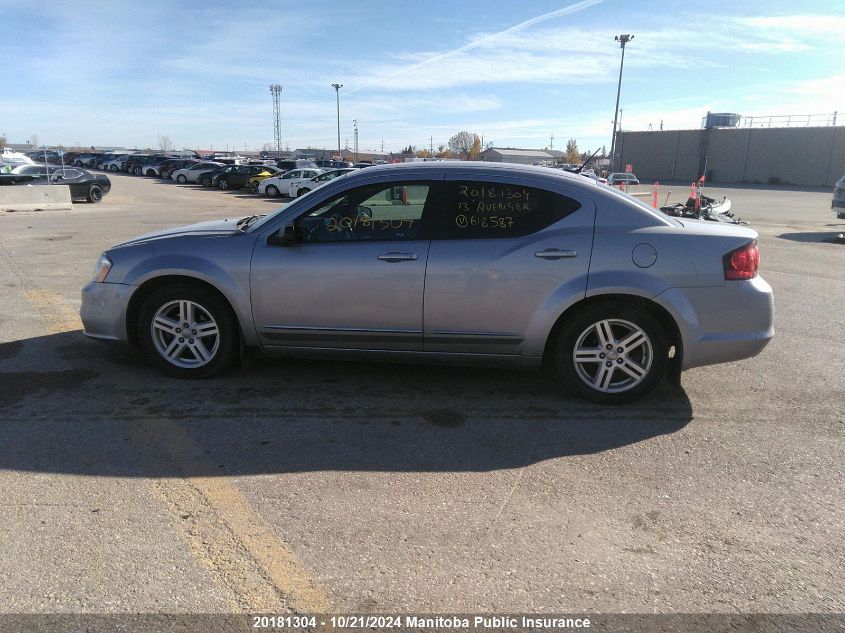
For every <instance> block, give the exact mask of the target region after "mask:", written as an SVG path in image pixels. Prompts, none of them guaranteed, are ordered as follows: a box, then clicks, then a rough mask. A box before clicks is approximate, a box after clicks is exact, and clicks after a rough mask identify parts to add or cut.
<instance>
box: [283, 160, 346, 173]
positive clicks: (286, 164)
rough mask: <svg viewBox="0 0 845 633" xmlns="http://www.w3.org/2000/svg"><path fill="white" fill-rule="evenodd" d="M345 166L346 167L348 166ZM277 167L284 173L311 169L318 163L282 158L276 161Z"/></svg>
mask: <svg viewBox="0 0 845 633" xmlns="http://www.w3.org/2000/svg"><path fill="white" fill-rule="evenodd" d="M343 166H344V167H346V165H343ZM276 167H278V168H279V169H280V170H282V171H290V170H291V169H309V168H313V167H317V163H316V162H314V161H313V160H310V159H307V158H297V159H287V158H281V159H279V160H277V161H276Z"/></svg>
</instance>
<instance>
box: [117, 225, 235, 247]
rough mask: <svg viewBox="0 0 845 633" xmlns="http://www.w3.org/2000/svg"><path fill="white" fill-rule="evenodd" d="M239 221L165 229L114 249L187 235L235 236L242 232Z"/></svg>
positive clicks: (118, 245) (123, 243)
mask: <svg viewBox="0 0 845 633" xmlns="http://www.w3.org/2000/svg"><path fill="white" fill-rule="evenodd" d="M239 219H240V218H227V219H225V220H211V221H209V222H197V223H196V224H189V225H187V226H177V227H174V228H170V229H163V230H161V231H154V232H152V233H146V234H144V235H140V236H138V237H133V238H132V239H131V240H128V241H126V242H121V243H120V244H116V245H115V246H114V248H120V247H122V246H132V245H135V244H143V243H146V242H153V241H156V240H164V239H168V238H171V237H185V236H187V235H201V236H203V237H208V236H215V235H216V236H221V235H234V234H237V233H240V232H241V230H240V229H239V228H238V220H239Z"/></svg>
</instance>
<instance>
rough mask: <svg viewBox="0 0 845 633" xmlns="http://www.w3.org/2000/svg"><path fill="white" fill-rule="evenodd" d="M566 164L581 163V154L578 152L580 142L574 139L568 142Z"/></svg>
mask: <svg viewBox="0 0 845 633" xmlns="http://www.w3.org/2000/svg"><path fill="white" fill-rule="evenodd" d="M566 162H567V163H580V162H581V153H580V152H579V151H578V141H576V140H575V139H574V138H571V139H569V140H568V141H566Z"/></svg>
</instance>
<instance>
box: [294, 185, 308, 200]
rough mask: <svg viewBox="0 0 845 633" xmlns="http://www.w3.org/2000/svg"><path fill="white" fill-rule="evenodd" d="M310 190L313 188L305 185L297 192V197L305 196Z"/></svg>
mask: <svg viewBox="0 0 845 633" xmlns="http://www.w3.org/2000/svg"><path fill="white" fill-rule="evenodd" d="M309 191H311V190H310V189H309V188H308V187H303V188H302V189H300V190H299V191H297V192H296V197H297V198H298V197H299V196H304V195H305V194H306V193H308V192H309Z"/></svg>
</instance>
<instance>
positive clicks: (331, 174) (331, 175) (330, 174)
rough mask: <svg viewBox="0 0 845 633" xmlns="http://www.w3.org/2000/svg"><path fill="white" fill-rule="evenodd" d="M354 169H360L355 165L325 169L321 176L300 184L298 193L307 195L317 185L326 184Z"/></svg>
mask: <svg viewBox="0 0 845 633" xmlns="http://www.w3.org/2000/svg"><path fill="white" fill-rule="evenodd" d="M353 171H358V169H357V168H355V167H344V168H343V169H331V170H329V171H324V172H323V173H322V174H320V175H319V176H314V177H313V178H312V179H311V180H309V181H308V182H307V183H305V184H303V185H300V186H299V188H298V193H299V195H305V194H306V193H308V192H309V191H313V190H314V189H316V188H317V187H321V186H323V185H325V184H326V183H327V182H329V181H330V180H334V179H335V178H337V177H339V176H343V175H344V174H348V173H350V172H353Z"/></svg>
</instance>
